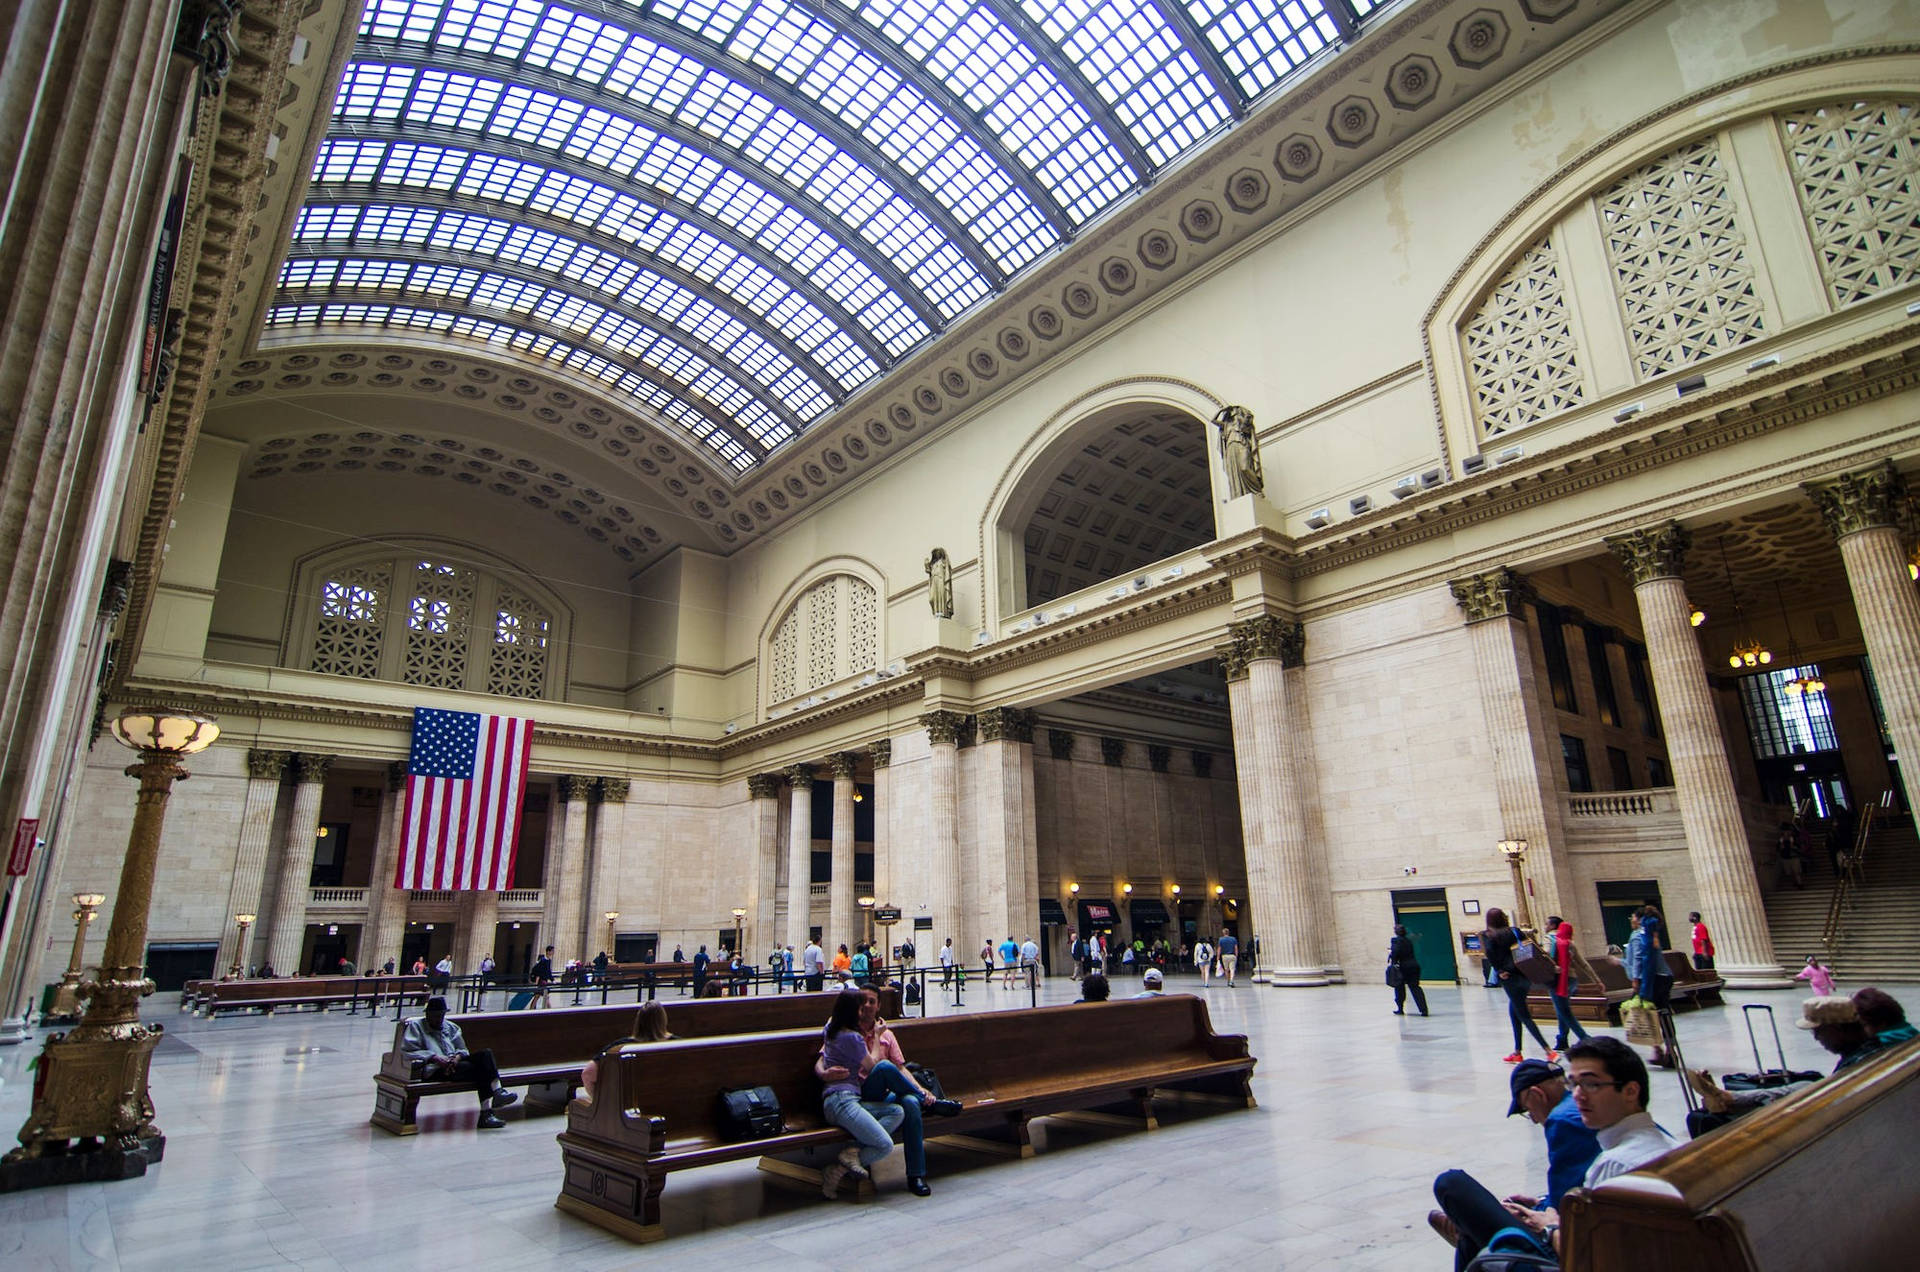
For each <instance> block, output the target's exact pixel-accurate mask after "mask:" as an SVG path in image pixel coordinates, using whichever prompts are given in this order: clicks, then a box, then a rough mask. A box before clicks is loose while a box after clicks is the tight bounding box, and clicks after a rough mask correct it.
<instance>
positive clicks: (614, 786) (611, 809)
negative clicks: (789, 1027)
mask: <svg viewBox="0 0 1920 1272" xmlns="http://www.w3.org/2000/svg"><path fill="white" fill-rule="evenodd" d="M631 790H632V786H631V784H630V783H629V782H628V781H627V779H626V778H624V777H603V778H601V779H600V780H599V782H598V783H597V785H596V793H597V795H598V800H597V802H596V804H595V806H594V807H595V811H594V815H593V827H592V831H591V834H592V840H593V887H592V889H591V890H590V891H589V893H588V895H587V903H586V914H587V919H586V925H587V930H588V931H589V932H599V933H602V936H601V937H600V938H599V941H594V940H589V941H588V942H587V946H590V947H592V948H594V949H599V948H600V942H603V941H608V940H609V938H608V937H606V936H605V935H604V934H605V932H606V930H607V911H609V910H618V909H619V908H620V846H621V844H622V843H623V842H624V841H625V838H626V833H627V795H628V793H629V792H630V791H631ZM729 908H731V907H729ZM582 948H586V947H582ZM613 956H614V954H613V947H612V945H611V944H610V943H609V944H608V946H607V957H608V958H612V957H613Z"/></svg>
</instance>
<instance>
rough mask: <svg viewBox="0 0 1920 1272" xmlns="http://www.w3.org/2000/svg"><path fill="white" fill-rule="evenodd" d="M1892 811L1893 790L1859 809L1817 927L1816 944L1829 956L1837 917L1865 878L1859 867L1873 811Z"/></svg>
mask: <svg viewBox="0 0 1920 1272" xmlns="http://www.w3.org/2000/svg"><path fill="white" fill-rule="evenodd" d="M1892 811H1893V792H1892V791H1890V790H1889V791H1882V792H1880V799H1879V802H1878V803H1874V804H1868V805H1867V806H1866V808H1864V809H1863V810H1861V814H1860V826H1859V828H1858V829H1857V830H1856V831H1855V832H1854V836H1853V843H1852V845H1851V846H1850V847H1851V851H1850V852H1848V853H1847V854H1846V862H1845V864H1844V865H1842V866H1841V867H1840V869H1839V871H1838V872H1837V874H1836V876H1835V882H1834V888H1833V900H1832V901H1831V902H1830V903H1829V904H1828V906H1827V921H1826V923H1825V925H1824V926H1822V928H1821V929H1820V944H1821V945H1823V946H1825V947H1826V950H1827V953H1828V954H1829V955H1831V954H1832V953H1833V952H1834V949H1835V948H1836V947H1837V946H1838V945H1839V944H1840V919H1841V916H1842V915H1843V914H1844V913H1845V912H1846V910H1847V909H1848V908H1849V907H1850V906H1851V905H1852V904H1853V892H1854V889H1855V888H1857V887H1859V886H1861V885H1862V884H1863V883H1865V881H1866V872H1865V870H1864V869H1863V868H1862V863H1863V859H1864V858H1865V857H1866V854H1867V844H1868V843H1869V842H1870V840H1871V839H1872V836H1873V819H1874V814H1876V813H1880V814H1886V813H1891V812H1892Z"/></svg>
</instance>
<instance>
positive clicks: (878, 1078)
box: [860, 1060, 927, 1175]
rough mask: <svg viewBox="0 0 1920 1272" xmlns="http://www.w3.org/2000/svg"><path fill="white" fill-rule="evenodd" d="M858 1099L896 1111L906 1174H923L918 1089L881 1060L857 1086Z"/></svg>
mask: <svg viewBox="0 0 1920 1272" xmlns="http://www.w3.org/2000/svg"><path fill="white" fill-rule="evenodd" d="M860 1098H861V1100H863V1101H865V1102H866V1103H869V1104H880V1105H883V1106H885V1107H888V1108H896V1109H899V1110H900V1113H901V1118H900V1121H899V1124H898V1125H899V1131H900V1144H901V1146H902V1147H903V1148H905V1149H906V1150H907V1174H909V1175H925V1174H926V1173H927V1142H926V1135H925V1132H924V1131H923V1130H922V1129H921V1121H920V1119H921V1109H920V1088H919V1087H918V1086H917V1085H915V1083H914V1081H913V1079H912V1078H910V1077H908V1076H907V1075H906V1074H904V1073H902V1072H900V1070H899V1069H897V1068H895V1067H894V1064H893V1061H891V1060H882V1061H881V1062H880V1063H879V1064H876V1065H874V1066H873V1069H872V1071H871V1072H869V1073H868V1074H867V1080H866V1081H865V1082H862V1083H861V1084H860Z"/></svg>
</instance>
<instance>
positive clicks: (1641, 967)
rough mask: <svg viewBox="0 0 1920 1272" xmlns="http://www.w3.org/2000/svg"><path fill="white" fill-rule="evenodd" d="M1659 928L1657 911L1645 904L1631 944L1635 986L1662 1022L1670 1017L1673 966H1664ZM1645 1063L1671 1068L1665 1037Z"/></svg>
mask: <svg viewBox="0 0 1920 1272" xmlns="http://www.w3.org/2000/svg"><path fill="white" fill-rule="evenodd" d="M1661 930H1662V929H1661V923H1660V911H1658V910H1656V909H1654V908H1653V907H1652V906H1650V905H1649V906H1645V907H1643V908H1642V909H1641V911H1640V926H1639V927H1637V928H1635V929H1634V933H1633V940H1632V941H1631V942H1630V944H1631V945H1637V946H1638V947H1639V949H1638V951H1637V952H1636V953H1635V954H1634V959H1633V966H1634V969H1635V976H1634V983H1635V987H1636V989H1637V990H1638V992H1639V995H1640V997H1641V998H1644V999H1645V1000H1646V1001H1647V1002H1649V1003H1651V1004H1652V1005H1653V1008H1654V1010H1655V1011H1657V1012H1659V1013H1660V1016H1661V1019H1662V1021H1663V1022H1665V1021H1670V1020H1671V1019H1672V1014H1673V969H1672V968H1671V967H1669V966H1667V955H1666V951H1665V950H1663V949H1662V948H1661V940H1660V937H1661ZM1663 1028H1664V1025H1663ZM1648 1063H1649V1064H1651V1065H1653V1066H1654V1067H1655V1068H1658V1069H1671V1068H1673V1064H1674V1062H1673V1057H1671V1056H1669V1055H1668V1054H1667V1046H1666V1043H1665V1041H1661V1042H1657V1043H1655V1044H1654V1047H1653V1056H1652V1058H1651V1059H1650V1060H1649V1061H1648Z"/></svg>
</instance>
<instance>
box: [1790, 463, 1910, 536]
mask: <svg viewBox="0 0 1920 1272" xmlns="http://www.w3.org/2000/svg"><path fill="white" fill-rule="evenodd" d="M1801 489H1802V490H1804V491H1806V492H1807V497H1808V498H1809V499H1811V500H1813V506H1814V507H1816V508H1818V509H1819V510H1820V518H1821V520H1823V521H1825V522H1826V523H1827V530H1828V531H1829V532H1831V533H1832V535H1833V537H1834V538H1836V539H1844V538H1846V537H1847V536H1848V535H1850V534H1858V533H1860V532H1861V531H1862V530H1875V529H1884V528H1886V527H1890V526H1891V527H1897V526H1902V525H1905V524H1906V517H1907V512H1908V509H1909V507H1910V504H1909V496H1908V493H1907V484H1906V482H1905V481H1903V480H1902V479H1901V477H1900V470H1899V469H1897V468H1895V467H1894V466H1893V461H1892V460H1884V461H1882V462H1881V463H1878V464H1876V465H1874V466H1873V467H1872V468H1863V469H1860V470H1859V471H1857V472H1851V473H1841V474H1840V475H1839V476H1838V477H1836V478H1834V479H1833V480H1832V481H1824V482H1815V483H1810V484H1808V485H1806V486H1802V487H1801Z"/></svg>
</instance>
